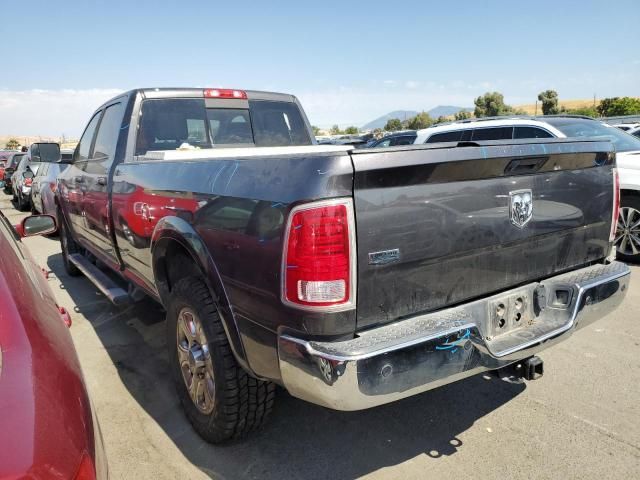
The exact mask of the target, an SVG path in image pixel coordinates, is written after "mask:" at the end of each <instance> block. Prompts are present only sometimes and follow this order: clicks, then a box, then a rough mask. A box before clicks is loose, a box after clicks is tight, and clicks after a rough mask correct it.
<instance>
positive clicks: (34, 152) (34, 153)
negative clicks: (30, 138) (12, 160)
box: [31, 143, 40, 162]
mask: <svg viewBox="0 0 640 480" xmlns="http://www.w3.org/2000/svg"><path fill="white" fill-rule="evenodd" d="M33 157H40V146H39V145H38V144H37V143H34V144H33V145H32V146H31V160H33ZM35 161H37V162H39V161H40V160H39V159H38V158H36V159H35Z"/></svg>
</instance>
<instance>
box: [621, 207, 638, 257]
mask: <svg viewBox="0 0 640 480" xmlns="http://www.w3.org/2000/svg"><path fill="white" fill-rule="evenodd" d="M615 245H616V248H617V250H618V252H619V253H622V254H623V255H637V254H639V253H640V211H638V210H636V209H635V208H632V207H622V208H620V214H619V217H618V227H617V229H616V239H615Z"/></svg>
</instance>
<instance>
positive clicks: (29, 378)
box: [0, 212, 108, 480]
mask: <svg viewBox="0 0 640 480" xmlns="http://www.w3.org/2000/svg"><path fill="white" fill-rule="evenodd" d="M18 231H19V232H20V234H18V233H17V232H18ZM53 231H55V221H54V219H53V217H50V216H32V217H27V218H26V219H24V220H23V221H22V223H21V224H20V225H19V226H18V227H17V230H16V229H14V227H12V226H11V225H10V224H9V222H8V220H7V219H6V217H5V216H4V215H3V214H2V212H0V252H2V254H1V255H0V298H1V299H2V301H1V302H0V425H1V427H0V478H3V479H5V478H7V479H18V478H31V479H49V478H51V479H54V478H56V479H58V478H59V479H69V480H72V479H83V480H85V479H91V480H94V479H96V480H100V479H106V478H107V476H108V472H107V463H106V459H105V456H104V450H103V444H102V435H101V433H100V427H99V424H98V421H97V419H96V416H95V414H94V411H93V409H92V407H91V403H90V400H89V396H88V395H87V389H86V387H85V383H84V379H83V375H82V370H81V369H80V363H79V362H78V357H77V355H76V351H75V348H74V345H73V341H72V340H71V336H70V335H69V331H68V326H69V325H70V323H71V322H70V317H69V314H68V313H67V312H66V311H65V310H64V309H62V308H60V307H59V306H58V305H57V304H56V301H55V297H54V294H53V292H52V291H51V289H50V288H49V285H48V283H47V281H46V280H45V278H44V275H43V274H42V271H41V270H40V268H39V266H38V265H37V264H36V263H35V262H34V260H33V258H32V257H31V255H30V254H29V252H28V250H27V248H26V247H25V245H24V244H23V243H22V241H21V237H24V236H32V235H37V234H46V233H51V232H53Z"/></svg>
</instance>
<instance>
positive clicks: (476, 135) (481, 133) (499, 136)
mask: <svg viewBox="0 0 640 480" xmlns="http://www.w3.org/2000/svg"><path fill="white" fill-rule="evenodd" d="M512 135H513V127H496V128H477V129H474V130H473V134H472V135H471V140H474V141H475V140H511V138H512Z"/></svg>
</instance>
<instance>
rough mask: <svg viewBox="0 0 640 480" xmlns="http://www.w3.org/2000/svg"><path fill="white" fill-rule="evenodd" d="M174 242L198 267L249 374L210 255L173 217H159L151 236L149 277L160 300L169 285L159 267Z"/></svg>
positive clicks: (185, 225)
mask: <svg viewBox="0 0 640 480" xmlns="http://www.w3.org/2000/svg"><path fill="white" fill-rule="evenodd" d="M175 243H177V244H179V245H180V246H181V247H182V248H183V249H184V250H185V251H186V252H187V253H188V254H189V255H190V257H191V259H192V260H193V262H194V263H195V265H196V266H197V267H198V269H199V271H200V274H201V276H202V279H203V280H204V281H205V283H206V284H207V287H208V288H209V292H211V295H213V297H214V298H215V299H216V303H217V306H218V309H219V313H220V318H221V320H222V325H223V327H224V330H225V333H226V335H227V339H228V340H229V344H230V345H231V349H232V351H233V354H234V356H235V358H236V360H237V361H238V363H239V364H240V365H241V366H242V367H243V368H244V369H245V370H247V371H248V372H251V373H252V370H251V368H250V367H249V364H248V363H247V360H246V354H245V351H244V346H243V344H242V340H241V339H240V332H239V330H238V326H237V323H236V321H235V318H234V315H233V309H232V308H231V304H230V302H229V298H228V296H227V293H226V291H225V289H224V285H223V283H222V279H221V277H220V274H219V272H218V269H217V267H216V265H215V263H214V261H213V259H212V258H211V255H209V251H208V249H207V246H206V245H205V243H204V242H203V241H202V239H201V238H200V236H199V235H198V233H197V232H196V231H195V230H194V228H193V227H192V226H191V225H190V224H189V223H188V222H186V221H185V220H183V219H181V218H178V217H174V216H168V217H164V218H162V219H161V220H160V221H159V222H158V224H157V225H156V227H155V229H154V232H153V235H152V237H151V256H152V266H153V276H154V279H155V284H156V288H157V289H158V293H159V295H160V299H161V301H162V303H163V304H164V306H165V307H166V303H165V302H166V300H167V298H168V296H169V293H170V290H169V289H170V285H169V283H168V281H167V277H166V273H165V272H164V271H163V267H162V265H163V260H164V257H165V255H166V253H167V250H168V248H169V247H170V246H171V245H172V244H175Z"/></svg>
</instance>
